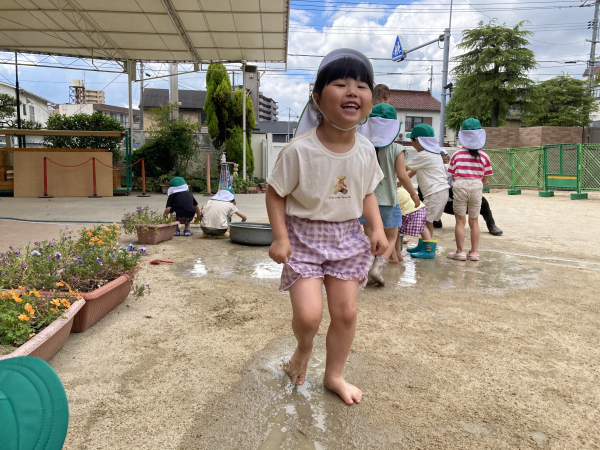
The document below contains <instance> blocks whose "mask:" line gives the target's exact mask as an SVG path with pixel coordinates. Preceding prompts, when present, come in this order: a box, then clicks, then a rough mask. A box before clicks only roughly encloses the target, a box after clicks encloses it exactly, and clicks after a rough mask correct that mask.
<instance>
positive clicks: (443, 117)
mask: <svg viewBox="0 0 600 450" xmlns="http://www.w3.org/2000/svg"><path fill="white" fill-rule="evenodd" d="M449 57H450V28H446V29H445V30H444V62H443V66H442V98H441V101H442V105H441V108H440V136H439V143H440V147H443V146H444V130H445V128H446V124H445V122H446V85H447V84H448V58H449Z"/></svg>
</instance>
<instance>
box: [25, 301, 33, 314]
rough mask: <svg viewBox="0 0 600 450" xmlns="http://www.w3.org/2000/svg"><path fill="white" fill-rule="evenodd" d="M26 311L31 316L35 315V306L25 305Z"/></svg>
mask: <svg viewBox="0 0 600 450" xmlns="http://www.w3.org/2000/svg"><path fill="white" fill-rule="evenodd" d="M25 311H27V312H29V313H30V314H33V313H34V312H35V309H34V308H33V306H31V304H30V303H27V304H26V305H25Z"/></svg>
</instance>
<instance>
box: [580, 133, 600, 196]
mask: <svg viewBox="0 0 600 450" xmlns="http://www.w3.org/2000/svg"><path fill="white" fill-rule="evenodd" d="M578 166H579V167H578V173H577V178H578V181H579V182H578V189H577V191H578V192H581V191H600V144H580V151H579V164H578Z"/></svg>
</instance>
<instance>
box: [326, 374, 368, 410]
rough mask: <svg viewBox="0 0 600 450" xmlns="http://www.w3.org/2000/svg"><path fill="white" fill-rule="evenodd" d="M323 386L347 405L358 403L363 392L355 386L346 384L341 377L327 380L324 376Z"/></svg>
mask: <svg viewBox="0 0 600 450" xmlns="http://www.w3.org/2000/svg"><path fill="white" fill-rule="evenodd" d="M323 384H324V385H325V387H326V388H327V389H329V390H330V391H332V392H335V393H336V394H337V395H339V396H340V398H341V399H342V400H344V402H346V404H348V405H351V404H353V403H360V401H361V400H362V396H363V392H362V391H361V390H360V389H359V388H357V387H356V386H353V385H351V384H350V383H348V382H346V380H344V379H343V378H342V377H338V378H328V377H327V376H325V377H323Z"/></svg>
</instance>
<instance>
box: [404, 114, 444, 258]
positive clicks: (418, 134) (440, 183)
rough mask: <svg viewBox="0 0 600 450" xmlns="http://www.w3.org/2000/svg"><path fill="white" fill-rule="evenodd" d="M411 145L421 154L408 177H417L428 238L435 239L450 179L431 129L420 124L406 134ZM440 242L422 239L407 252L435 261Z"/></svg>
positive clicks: (418, 154)
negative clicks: (425, 216) (434, 228)
mask: <svg viewBox="0 0 600 450" xmlns="http://www.w3.org/2000/svg"><path fill="white" fill-rule="evenodd" d="M406 137H408V138H410V140H411V141H412V145H413V147H414V148H415V150H416V151H417V152H418V153H417V155H416V156H415V157H414V158H412V159H411V160H410V161H409V163H408V169H409V170H410V172H409V173H408V176H409V177H411V178H412V177H413V176H415V175H416V176H417V182H418V183H419V188H420V189H421V192H422V193H423V203H425V208H426V210H427V221H426V223H425V226H426V227H427V230H428V231H429V235H430V236H431V237H433V222H434V221H436V220H440V218H441V217H442V214H443V213H444V207H445V206H446V203H447V202H448V189H450V186H449V185H448V179H447V176H446V168H445V167H444V161H442V158H440V152H441V150H440V146H439V144H438V140H437V138H436V137H435V132H434V131H433V128H432V127H431V125H427V124H424V123H420V124H419V125H417V126H416V127H414V128H413V130H412V132H411V133H409V134H407V135H406ZM436 247H437V241H435V240H433V239H431V238H430V239H419V243H418V244H417V246H416V247H412V248H409V249H408V253H409V254H410V256H412V257H413V258H426V259H431V258H435V249H436Z"/></svg>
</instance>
